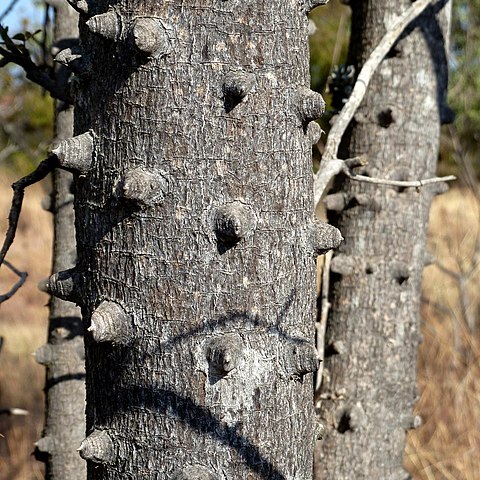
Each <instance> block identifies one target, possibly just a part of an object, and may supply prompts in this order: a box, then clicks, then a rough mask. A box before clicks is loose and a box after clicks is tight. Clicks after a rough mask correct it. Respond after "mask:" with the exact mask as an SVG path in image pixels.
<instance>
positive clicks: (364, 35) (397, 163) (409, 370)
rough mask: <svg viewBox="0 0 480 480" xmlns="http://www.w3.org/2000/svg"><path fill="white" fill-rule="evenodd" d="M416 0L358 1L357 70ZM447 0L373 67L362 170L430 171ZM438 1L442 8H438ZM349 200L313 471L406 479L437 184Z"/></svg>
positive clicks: (441, 88)
mask: <svg viewBox="0 0 480 480" xmlns="http://www.w3.org/2000/svg"><path fill="white" fill-rule="evenodd" d="M410 3H411V2H410V1H409V0H408V1H407V0H404V1H400V2H398V1H393V0H382V1H378V0H361V1H360V0H358V1H352V2H351V7H352V10H353V15H352V22H353V23H352V36H351V43H350V58H351V63H353V64H354V65H355V67H356V69H357V72H358V71H359V69H360V67H361V65H362V64H363V63H364V62H365V60H366V59H367V58H368V56H369V54H370V53H371V51H372V50H373V48H374V47H375V46H376V45H377V44H378V42H379V40H380V39H381V37H382V36H383V35H384V33H385V32H386V29H387V28H388V24H389V21H390V20H391V19H392V18H393V17H394V16H395V15H398V14H400V13H401V12H402V11H404V10H405V9H406V8H407V7H408V6H409V5H410ZM446 3H447V2H446V1H439V2H437V3H436V4H435V6H434V7H429V8H428V9H427V10H426V12H425V13H424V14H423V15H422V16H421V17H419V19H418V20H417V21H415V23H414V25H411V26H410V28H408V29H407V31H406V32H405V33H404V35H403V36H402V38H401V39H400V41H399V42H398V43H397V45H396V46H395V47H394V48H393V49H392V51H391V52H390V54H389V55H388V56H387V58H386V59H385V60H384V61H383V62H382V64H381V65H380V67H379V69H378V71H377V72H376V74H375V76H374V78H373V79H372V82H371V84H370V87H369V89H368V92H367V95H366V97H365V99H364V101H363V104H362V106H361V107H360V109H359V111H358V112H357V114H356V116H355V121H354V122H353V125H352V126H351V135H350V137H349V140H348V141H347V142H345V143H346V152H345V156H346V157H354V156H357V155H361V154H367V155H368V162H369V164H368V166H367V167H366V169H365V173H366V174H368V175H369V176H375V177H381V178H388V179H400V180H404V179H405V180H406V179H422V178H428V177H432V176H434V175H435V168H436V162H437V156H438V143H439V133H440V117H441V115H442V114H443V112H444V111H446V108H444V107H445V105H444V102H445V93H446V82H447V64H446V55H445V49H444V46H445V35H446V33H445V32H446V28H445V25H446V21H445V17H446V13H445V10H448V5H447V6H445V4H446ZM442 9H443V10H442ZM337 189H338V190H341V191H343V192H344V194H345V195H346V198H347V207H346V208H345V210H343V211H342V212H341V213H340V214H339V215H338V217H337V218H332V221H333V223H334V224H336V225H337V226H338V227H339V229H340V230H341V232H342V234H343V235H344V237H345V242H344V243H343V245H342V246H341V247H340V249H339V251H338V252H337V253H336V255H335V257H334V258H333V263H332V272H333V278H332V285H331V303H332V309H331V313H330V317H329V320H328V327H327V334H326V357H327V358H326V359H325V367H326V368H325V372H326V375H325V378H324V386H323V395H322V397H323V398H324V400H323V402H322V405H321V417H322V420H323V421H324V424H325V437H324V440H323V442H322V443H321V445H319V447H320V448H319V455H318V458H317V462H316V472H317V474H316V478H323V479H335V480H343V479H355V480H359V479H389V480H404V479H406V478H408V475H407V473H406V472H405V471H404V470H403V469H402V457H403V450H404V443H405V431H406V430H408V429H410V428H414V427H415V426H418V423H419V420H420V419H418V418H415V417H414V416H413V413H412V409H413V405H414V402H415V397H416V386H415V363H416V353H417V345H418V342H419V304H420V286H421V278H422V270H423V266H424V253H425V243H426V233H427V221H428V212H429V207H430V201H431V198H432V195H433V193H435V192H434V190H435V187H425V188H422V189H420V190H417V189H412V188H408V189H398V188H391V187H381V186H372V185H369V184H361V183H358V182H353V181H344V182H343V183H342V184H341V185H337Z"/></svg>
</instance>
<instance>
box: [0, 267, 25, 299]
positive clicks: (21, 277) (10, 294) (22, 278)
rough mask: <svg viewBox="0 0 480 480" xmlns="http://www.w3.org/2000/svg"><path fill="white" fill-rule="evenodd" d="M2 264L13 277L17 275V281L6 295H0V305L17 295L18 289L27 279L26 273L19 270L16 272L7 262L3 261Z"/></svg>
mask: <svg viewBox="0 0 480 480" xmlns="http://www.w3.org/2000/svg"><path fill="white" fill-rule="evenodd" d="M3 263H4V264H5V266H6V267H7V268H9V269H10V270H11V271H12V272H13V273H14V274H15V275H17V276H18V277H19V279H18V280H17V282H16V283H15V285H13V287H12V288H11V289H10V290H9V291H8V292H7V293H5V294H3V295H0V303H3V302H6V301H7V300H8V299H9V298H11V297H13V295H15V293H17V291H18V289H19V288H20V287H21V286H22V285H23V284H24V283H25V280H26V279H27V276H28V273H27V272H21V271H20V270H17V269H16V268H15V267H14V266H13V265H12V264H11V263H10V262H9V261H7V260H4V261H3Z"/></svg>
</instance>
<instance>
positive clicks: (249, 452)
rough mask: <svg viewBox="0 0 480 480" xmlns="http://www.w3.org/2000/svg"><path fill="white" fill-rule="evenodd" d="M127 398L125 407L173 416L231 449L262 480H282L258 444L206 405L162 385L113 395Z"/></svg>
mask: <svg viewBox="0 0 480 480" xmlns="http://www.w3.org/2000/svg"><path fill="white" fill-rule="evenodd" d="M119 397H120V398H128V399H129V408H134V409H135V408H141V409H147V410H150V411H152V412H155V413H157V414H162V415H172V414H173V415H175V417H176V418H177V419H178V420H179V421H180V422H182V423H183V424H185V425H187V426H188V427H189V428H191V429H193V430H194V431H196V432H198V433H201V434H202V435H207V436H208V437H210V438H212V439H214V440H215V441H217V442H219V443H222V444H224V445H227V446H229V447H231V448H232V449H234V450H235V451H236V453H237V455H238V456H239V457H240V458H242V459H243V461H244V462H245V464H246V465H247V466H248V468H249V469H250V470H252V471H253V472H255V473H257V474H258V475H259V476H260V477H261V478H263V479H265V480H286V477H285V476H284V475H283V474H282V473H281V472H279V471H278V470H277V469H276V468H275V466H274V465H272V463H270V462H269V461H268V460H267V459H266V458H264V457H263V456H262V454H261V453H260V451H259V449H258V447H257V446H256V445H254V444H253V443H252V442H251V441H250V440H249V439H248V438H246V437H245V436H243V435H241V433H239V427H238V426H237V425H227V424H226V423H225V422H222V421H221V420H219V419H218V418H217V417H215V415H213V414H212V413H211V412H210V411H209V409H208V408H205V407H202V406H201V405H198V404H196V403H195V402H193V401H192V400H191V399H190V398H187V397H182V396H181V395H178V394H177V393H175V392H172V391H171V390H166V389H162V388H152V389H150V388H144V387H131V388H121V389H119V390H118V396H116V397H115V398H119Z"/></svg>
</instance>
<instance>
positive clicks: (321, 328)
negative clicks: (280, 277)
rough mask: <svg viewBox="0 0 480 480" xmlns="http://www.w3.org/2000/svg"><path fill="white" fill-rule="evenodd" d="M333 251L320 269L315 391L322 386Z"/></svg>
mask: <svg viewBox="0 0 480 480" xmlns="http://www.w3.org/2000/svg"><path fill="white" fill-rule="evenodd" d="M332 257H333V251H332V250H330V251H329V252H327V253H326V254H325V257H324V264H323V271H322V293H321V302H322V303H321V310H320V321H319V322H317V325H316V327H317V352H318V356H319V357H320V360H321V362H320V365H319V367H318V370H317V380H316V384H315V393H318V392H319V391H320V387H321V386H322V379H323V378H322V377H323V367H324V362H325V331H326V329H327V319H328V312H329V310H330V307H331V304H330V301H329V300H328V297H329V288H330V264H331V263H332Z"/></svg>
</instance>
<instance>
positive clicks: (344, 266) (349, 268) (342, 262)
mask: <svg viewBox="0 0 480 480" xmlns="http://www.w3.org/2000/svg"><path fill="white" fill-rule="evenodd" d="M356 265H357V261H356V260H355V259H354V258H353V257H351V256H349V255H343V254H339V255H335V256H334V257H333V259H332V263H331V265H330V270H331V271H332V272H333V273H336V274H338V275H351V274H352V273H353V272H354V271H355V266H356Z"/></svg>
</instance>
